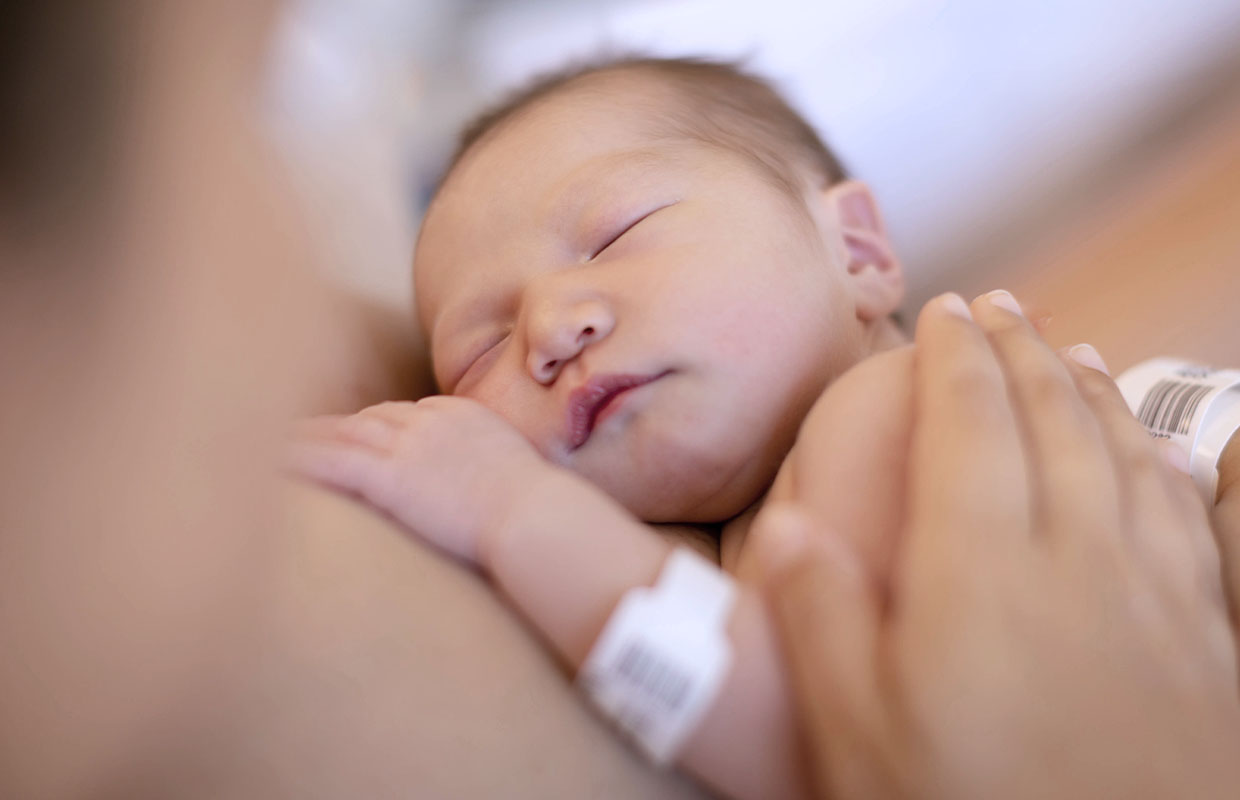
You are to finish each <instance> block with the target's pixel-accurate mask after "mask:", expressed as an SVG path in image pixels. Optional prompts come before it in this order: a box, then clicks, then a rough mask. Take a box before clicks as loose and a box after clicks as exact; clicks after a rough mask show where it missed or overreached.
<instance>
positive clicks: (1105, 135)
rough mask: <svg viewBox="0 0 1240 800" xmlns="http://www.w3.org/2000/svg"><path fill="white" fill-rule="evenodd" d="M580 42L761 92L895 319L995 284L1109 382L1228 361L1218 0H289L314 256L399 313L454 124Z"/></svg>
mask: <svg viewBox="0 0 1240 800" xmlns="http://www.w3.org/2000/svg"><path fill="white" fill-rule="evenodd" d="M600 51H601V52H616V53H624V52H630V51H639V52H643V53H651V54H657V55H710V56H718V57H725V58H742V59H745V60H746V62H747V63H748V64H749V65H750V66H751V67H752V68H753V69H754V70H756V71H757V72H759V73H761V74H763V75H765V76H768V77H769V78H771V79H773V80H774V81H775V82H776V84H777V85H778V86H779V87H780V88H781V89H782V90H783V91H784V93H785V95H786V96H787V97H788V98H789V99H790V100H791V101H792V103H793V104H794V105H795V106H796V107H797V108H798V109H799V110H801V111H802V112H803V113H804V114H805V115H806V116H807V117H808V118H809V119H810V121H811V122H813V123H814V124H815V125H816V126H817V127H818V129H819V130H820V132H822V133H823V134H824V136H825V137H826V139H827V140H828V141H829V143H830V144H831V145H832V146H833V147H834V148H835V149H836V150H837V151H838V152H839V153H840V154H841V155H842V157H843V159H844V161H845V163H846V164H847V166H848V167H849V169H850V170H851V171H852V172H853V173H854V174H855V175H856V176H857V177H859V178H861V179H863V180H866V181H867V182H869V183H870V184H871V185H872V186H873V187H874V188H875V190H876V192H877V194H878V197H879V200H880V202H881V204H882V206H883V208H884V209H885V212H886V216H887V223H888V227H889V228H890V231H891V233H892V236H893V238H894V240H895V242H896V245H897V248H898V250H899V252H900V253H901V254H902V255H903V257H904V259H905V262H906V265H907V269H908V273H909V302H908V303H907V307H908V308H909V309H910V310H914V309H915V308H916V307H918V306H919V305H920V303H921V302H922V301H924V300H925V299H927V298H928V297H929V296H931V295H932V294H934V293H937V292H939V291H943V290H946V289H955V290H959V291H964V292H975V291H980V290H982V289H987V288H993V287H995V286H998V285H1004V286H1007V287H1008V288H1012V289H1014V290H1016V291H1018V293H1019V296H1021V297H1022V299H1023V300H1024V301H1025V302H1026V305H1027V306H1031V308H1030V310H1031V311H1033V312H1034V313H1039V314H1050V315H1053V317H1054V321H1053V323H1052V327H1051V333H1050V334H1049V335H1050V336H1051V338H1052V339H1053V340H1056V343H1060V344H1070V343H1073V342H1074V341H1082V340H1089V341H1093V342H1094V343H1095V344H1097V345H1098V346H1099V348H1100V349H1101V350H1102V351H1103V353H1104V355H1108V356H1109V357H1110V358H1111V360H1112V366H1117V365H1118V366H1123V365H1125V364H1127V363H1131V362H1132V361H1133V360H1135V359H1137V358H1138V357H1141V356H1143V355H1149V354H1154V353H1177V354H1182V355H1187V356H1190V357H1196V358H1200V359H1206V360H1214V361H1218V362H1228V363H1233V364H1235V363H1240V322H1238V321H1237V317H1238V316H1240V315H1237V314H1236V312H1235V310H1234V307H1233V304H1234V302H1235V301H1236V300H1240V3H1237V2H1236V0H1179V1H1178V2H1175V3H1172V2H1170V1H1169V0H1074V1H1070V0H1007V2H1002V3H995V2H989V1H987V0H959V1H957V2H950V1H948V0H836V2H805V0H764V2H761V3H753V2H746V1H743V0H608V1H604V0H598V1H597V2H587V1H586V0H572V1H570V0H523V1H518V0H512V1H511V2H503V1H501V0H416V1H414V2H410V1H409V0H293V2H292V3H291V4H290V6H289V10H288V13H287V14H286V18H285V20H284V24H283V27H282V31H281V34H280V38H279V42H278V46H277V48H276V51H275V53H274V54H273V59H272V65H271V81H270V83H271V86H270V93H269V94H270V111H271V115H270V116H271V121H272V125H273V128H274V130H275V131H276V133H277V135H278V136H279V137H280V140H281V142H282V143H283V144H284V146H285V149H286V150H287V152H288V153H289V154H290V159H291V163H292V165H293V170H292V171H293V173H294V176H295V178H296V180H297V181H298V182H299V183H300V184H301V188H302V189H303V190H304V192H303V194H304V195H305V197H306V198H307V203H308V211H309V212H310V214H311V215H312V217H313V219H314V220H315V224H316V225H317V226H318V227H319V228H320V229H321V230H323V231H326V232H327V233H328V234H329V236H328V237H326V238H328V239H329V240H330V242H331V252H329V253H325V254H324V255H325V257H326V258H325V260H326V261H328V262H330V263H331V264H332V265H333V267H332V268H333V270H334V271H335V272H336V273H337V274H338V275H339V277H340V278H341V279H342V280H344V281H347V282H349V283H350V284H352V285H354V286H356V287H358V288H360V289H361V290H363V291H364V292H367V293H370V294H372V295H374V296H376V297H379V298H382V299H384V300H385V301H391V302H393V303H398V304H407V303H408V302H409V294H410V274H409V262H410V255H411V253H412V244H413V241H414V238H415V236H416V231H417V225H418V220H419V218H420V216H421V214H422V212H423V210H424V208H425V204H426V202H427V200H428V197H429V193H430V191H431V189H432V187H433V184H434V181H435V180H436V178H437V177H438V175H439V173H440V171H441V170H442V168H443V164H444V162H445V160H446V159H447V157H448V156H449V154H450V152H451V150H452V147H453V143H454V141H453V140H454V136H455V133H456V130H457V129H458V127H459V126H460V125H461V123H462V122H464V121H466V120H467V119H468V118H470V117H471V116H472V115H473V114H474V113H476V112H477V111H478V110H480V109H481V108H483V107H485V106H486V105H487V104H489V103H490V102H492V101H494V100H495V99H497V98H499V97H501V96H502V95H503V94H504V93H505V92H506V91H507V90H509V89H511V88H513V87H516V86H519V85H521V84H522V83H523V82H524V81H525V80H526V79H528V78H529V77H531V76H532V75H535V74H537V73H540V72H542V71H545V70H548V69H552V68H555V67H557V66H559V65H561V64H562V63H564V62H565V61H567V60H570V59H573V58H580V57H583V56H589V55H591V54H597V53H599V52H600Z"/></svg>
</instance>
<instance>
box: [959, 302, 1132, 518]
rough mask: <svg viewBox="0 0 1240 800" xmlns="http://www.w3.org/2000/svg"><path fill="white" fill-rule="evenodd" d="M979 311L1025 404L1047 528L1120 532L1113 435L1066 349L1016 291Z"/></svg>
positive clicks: (1035, 486) (977, 305) (1032, 466)
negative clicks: (1049, 339)
mask: <svg viewBox="0 0 1240 800" xmlns="http://www.w3.org/2000/svg"><path fill="white" fill-rule="evenodd" d="M972 311H973V317H974V319H976V320H977V324H978V325H979V326H980V327H981V328H982V329H983V330H984V331H985V332H986V335H987V336H988V337H989V340H990V343H991V346H992V347H993V348H994V350H995V352H996V354H997V355H998V357H999V360H1000V363H1001V365H1002V367H1003V371H1004V375H1005V377H1006V381H1007V386H1008V389H1009V393H1010V395H1011V397H1012V402H1013V405H1014V406H1015V408H1016V410H1017V415H1018V419H1019V423H1020V427H1021V430H1022V431H1023V435H1024V438H1025V443H1026V450H1025V453H1026V457H1027V467H1028V469H1029V475H1030V479H1031V488H1032V491H1033V492H1034V497H1033V498H1032V502H1033V504H1034V507H1035V508H1036V509H1037V513H1038V522H1039V528H1041V533H1043V534H1044V535H1051V536H1054V535H1055V534H1056V533H1057V532H1086V533H1088V534H1089V535H1091V536H1093V535H1097V533H1104V532H1107V533H1114V532H1116V531H1118V530H1119V527H1120V526H1119V500H1118V494H1119V488H1118V485H1117V484H1118V481H1117V479H1116V476H1115V470H1114V469H1113V467H1112V465H1111V458H1110V453H1109V452H1108V450H1107V444H1106V440H1105V439H1104V437H1103V435H1102V431H1101V430H1100V429H1099V426H1098V422H1097V420H1096V419H1095V418H1094V415H1093V414H1092V413H1091V411H1090V409H1089V407H1088V405H1086V403H1085V401H1084V400H1083V399H1082V398H1081V396H1080V392H1079V390H1078V389H1077V386H1076V383H1075V381H1074V380H1073V378H1072V375H1071V374H1070V373H1069V372H1068V370H1067V369H1066V368H1065V367H1064V365H1063V362H1062V361H1061V360H1060V358H1059V355H1058V354H1057V353H1056V352H1055V351H1054V350H1052V349H1051V348H1050V347H1048V346H1047V344H1046V342H1045V341H1044V340H1043V339H1042V337H1041V335H1040V334H1038V332H1037V331H1036V330H1034V328H1033V326H1032V325H1031V324H1030V323H1029V321H1028V320H1027V319H1026V318H1025V316H1024V314H1023V313H1022V312H1021V309H1020V306H1019V305H1018V304H1017V302H1016V300H1015V299H1014V298H1013V297H1012V295H1010V294H1009V293H1007V292H1003V291H999V292H991V293H990V294H987V295H983V296H982V297H979V298H978V299H977V300H976V301H974V303H973V306H972Z"/></svg>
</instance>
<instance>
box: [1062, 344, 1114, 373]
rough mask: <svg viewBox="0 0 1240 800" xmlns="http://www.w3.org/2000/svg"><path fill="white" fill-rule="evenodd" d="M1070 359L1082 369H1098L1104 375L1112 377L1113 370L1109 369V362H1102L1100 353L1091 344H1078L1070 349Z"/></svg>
mask: <svg viewBox="0 0 1240 800" xmlns="http://www.w3.org/2000/svg"><path fill="white" fill-rule="evenodd" d="M1068 358H1070V359H1072V360H1073V361H1075V362H1076V363H1078V364H1080V365H1081V366H1082V367H1089V368H1090V369H1096V370H1098V371H1099V372H1101V373H1103V374H1104V375H1110V374H1111V370H1109V369H1107V362H1105V361H1103V360H1102V356H1100V355H1098V351H1097V350H1095V349H1094V346H1093V345H1090V344H1078V345H1075V346H1073V347H1070V348H1069V349H1068Z"/></svg>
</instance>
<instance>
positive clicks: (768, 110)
mask: <svg viewBox="0 0 1240 800" xmlns="http://www.w3.org/2000/svg"><path fill="white" fill-rule="evenodd" d="M631 76H647V77H653V78H655V79H657V80H658V81H659V82H660V83H661V84H662V87H663V88H665V89H667V90H670V92H671V93H672V94H673V97H671V98H667V99H668V100H671V101H672V102H663V103H661V104H659V105H657V106H656V107H654V108H652V109H651V116H652V118H654V119H652V122H653V124H654V125H656V127H657V129H658V131H659V132H660V133H661V134H663V135H668V136H675V137H683V138H686V139H690V140H694V141H700V142H703V143H706V144H709V145H712V146H717V147H722V148H724V149H727V150H730V151H732V152H734V153H736V154H738V155H740V156H742V157H744V158H746V159H748V160H751V161H752V162H754V163H756V164H757V166H759V167H760V168H761V169H762V171H763V172H764V173H765V174H766V176H767V177H768V178H770V179H772V180H773V181H774V182H775V183H776V185H778V186H779V187H780V188H782V189H784V190H786V191H788V192H789V193H791V194H793V195H794V196H799V195H800V193H801V191H802V190H803V185H804V179H803V177H801V176H802V175H803V174H804V173H805V171H806V170H809V171H810V173H811V174H812V175H813V176H814V178H815V179H816V181H817V182H818V183H819V186H820V188H825V187H827V186H830V185H832V184H835V183H837V182H839V181H842V180H844V179H845V178H847V177H848V175H847V173H846V172H845V170H844V168H843V166H842V165H841V164H840V160H839V158H838V157H837V156H836V155H835V154H834V153H833V152H831V149H830V148H829V147H827V145H826V144H825V143H824V142H823V140H822V138H821V137H819V135H818V133H817V132H816V131H815V130H814V128H813V126H811V125H810V124H809V123H808V122H806V120H805V119H804V118H803V117H802V116H801V115H800V114H798V113H797V112H796V111H795V110H793V108H792V107H791V106H790V105H788V103H787V101H785V100H784V98H783V97H781V96H780V94H779V92H778V91H776V90H775V88H774V87H773V86H772V85H771V84H770V83H769V82H767V81H766V80H764V79H762V78H759V77H757V76H755V75H753V74H751V73H749V72H747V71H746V70H745V69H744V68H742V67H741V66H740V65H739V64H737V63H734V62H727V61H715V60H711V59H707V58H653V57H648V56H623V57H618V58H617V57H609V58H606V59H602V60H594V61H589V62H586V63H577V64H572V65H570V66H568V67H567V68H564V69H560V70H557V71H555V72H552V73H549V74H546V75H543V76H541V77H539V78H536V79H535V80H534V81H533V82H532V83H530V84H529V85H527V86H525V87H524V88H522V89H520V90H518V91H517V92H515V93H514V94H512V95H510V96H508V97H507V98H505V99H504V100H502V101H501V102H500V103H499V104H498V105H496V106H495V107H493V108H491V109H489V110H487V111H485V112H484V113H482V114H481V115H480V116H478V117H477V118H475V119H474V120H473V121H472V122H471V123H469V124H468V125H466V126H465V128H464V129H463V130H462V132H461V135H460V139H459V141H458V144H457V148H456V152H455V154H454V155H453V157H452V159H451V161H450V162H449V164H448V168H447V170H446V171H445V173H444V175H445V179H446V177H447V175H449V174H451V172H452V170H453V168H455V167H456V165H457V164H458V163H459V162H460V161H461V159H462V158H464V157H465V155H466V153H468V152H469V150H470V149H471V148H473V147H474V145H476V144H478V143H479V142H480V141H482V140H483V139H485V138H486V137H487V136H488V135H489V134H491V133H493V132H495V131H496V130H498V129H500V128H501V127H503V125H504V124H505V123H506V122H508V121H511V120H512V119H513V118H515V117H516V116H518V115H519V113H520V112H522V111H523V110H525V109H528V108H530V107H531V106H533V105H535V104H537V103H538V102H539V101H541V100H544V99H546V98H548V97H551V96H552V95H554V94H556V93H558V92H560V91H561V90H566V89H570V88H577V87H580V86H583V85H586V84H587V82H588V81H590V80H593V79H596V78H597V79H605V78H608V77H620V78H624V77H631Z"/></svg>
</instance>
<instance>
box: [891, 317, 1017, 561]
mask: <svg viewBox="0 0 1240 800" xmlns="http://www.w3.org/2000/svg"><path fill="white" fill-rule="evenodd" d="M915 373H916V374H915V391H916V398H915V420H916V422H915V429H914V431H913V440H912V453H911V456H910V470H909V484H910V488H909V499H910V505H909V520H910V530H909V542H908V544H907V547H908V548H909V550H908V552H909V554H910V557H914V556H915V555H916V554H917V553H919V552H926V551H929V552H937V553H940V554H941V555H942V558H943V560H944V563H946V564H952V563H954V562H956V561H957V560H958V559H961V558H964V559H969V558H974V559H975V558H977V555H978V554H979V553H984V552H986V551H987V550H988V549H989V548H990V547H991V546H992V543H994V542H998V541H1008V542H1011V541H1021V542H1023V541H1026V540H1027V536H1028V533H1029V521H1030V508H1029V497H1028V491H1027V485H1026V484H1027V481H1026V473H1025V457H1024V454H1023V451H1022V443H1021V439H1020V434H1019V431H1018V428H1017V422H1016V417H1015V414H1014V412H1013V409H1012V406H1011V403H1010V402H1009V400H1008V395H1007V388H1006V386H1005V381H1004V376H1003V370H1002V369H1001V367H1000V366H999V363H998V361H997V360H996V358H995V355H994V353H993V352H992V350H991V347H990V344H989V343H988V342H987V340H986V337H985V335H984V334H983V333H982V331H981V330H980V329H979V328H978V327H977V326H976V325H974V324H973V322H972V321H971V319H970V315H969V310H968V307H967V306H966V305H965V303H964V301H963V300H962V299H961V298H960V297H959V296H958V295H944V296H942V297H940V298H938V299H936V300H934V301H932V302H930V303H928V304H927V305H926V308H925V309H924V310H923V311H922V313H921V317H920V318H919V320H918V323H917V343H916V351H915ZM919 531H920V532H924V533H926V534H927V535H929V534H933V538H934V541H933V542H930V541H926V542H924V548H923V547H921V546H919V542H918V541H917V540H918V538H919V537H918V532H919ZM953 569H955V570H956V571H960V566H959V565H957V566H955V567H953Z"/></svg>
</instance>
